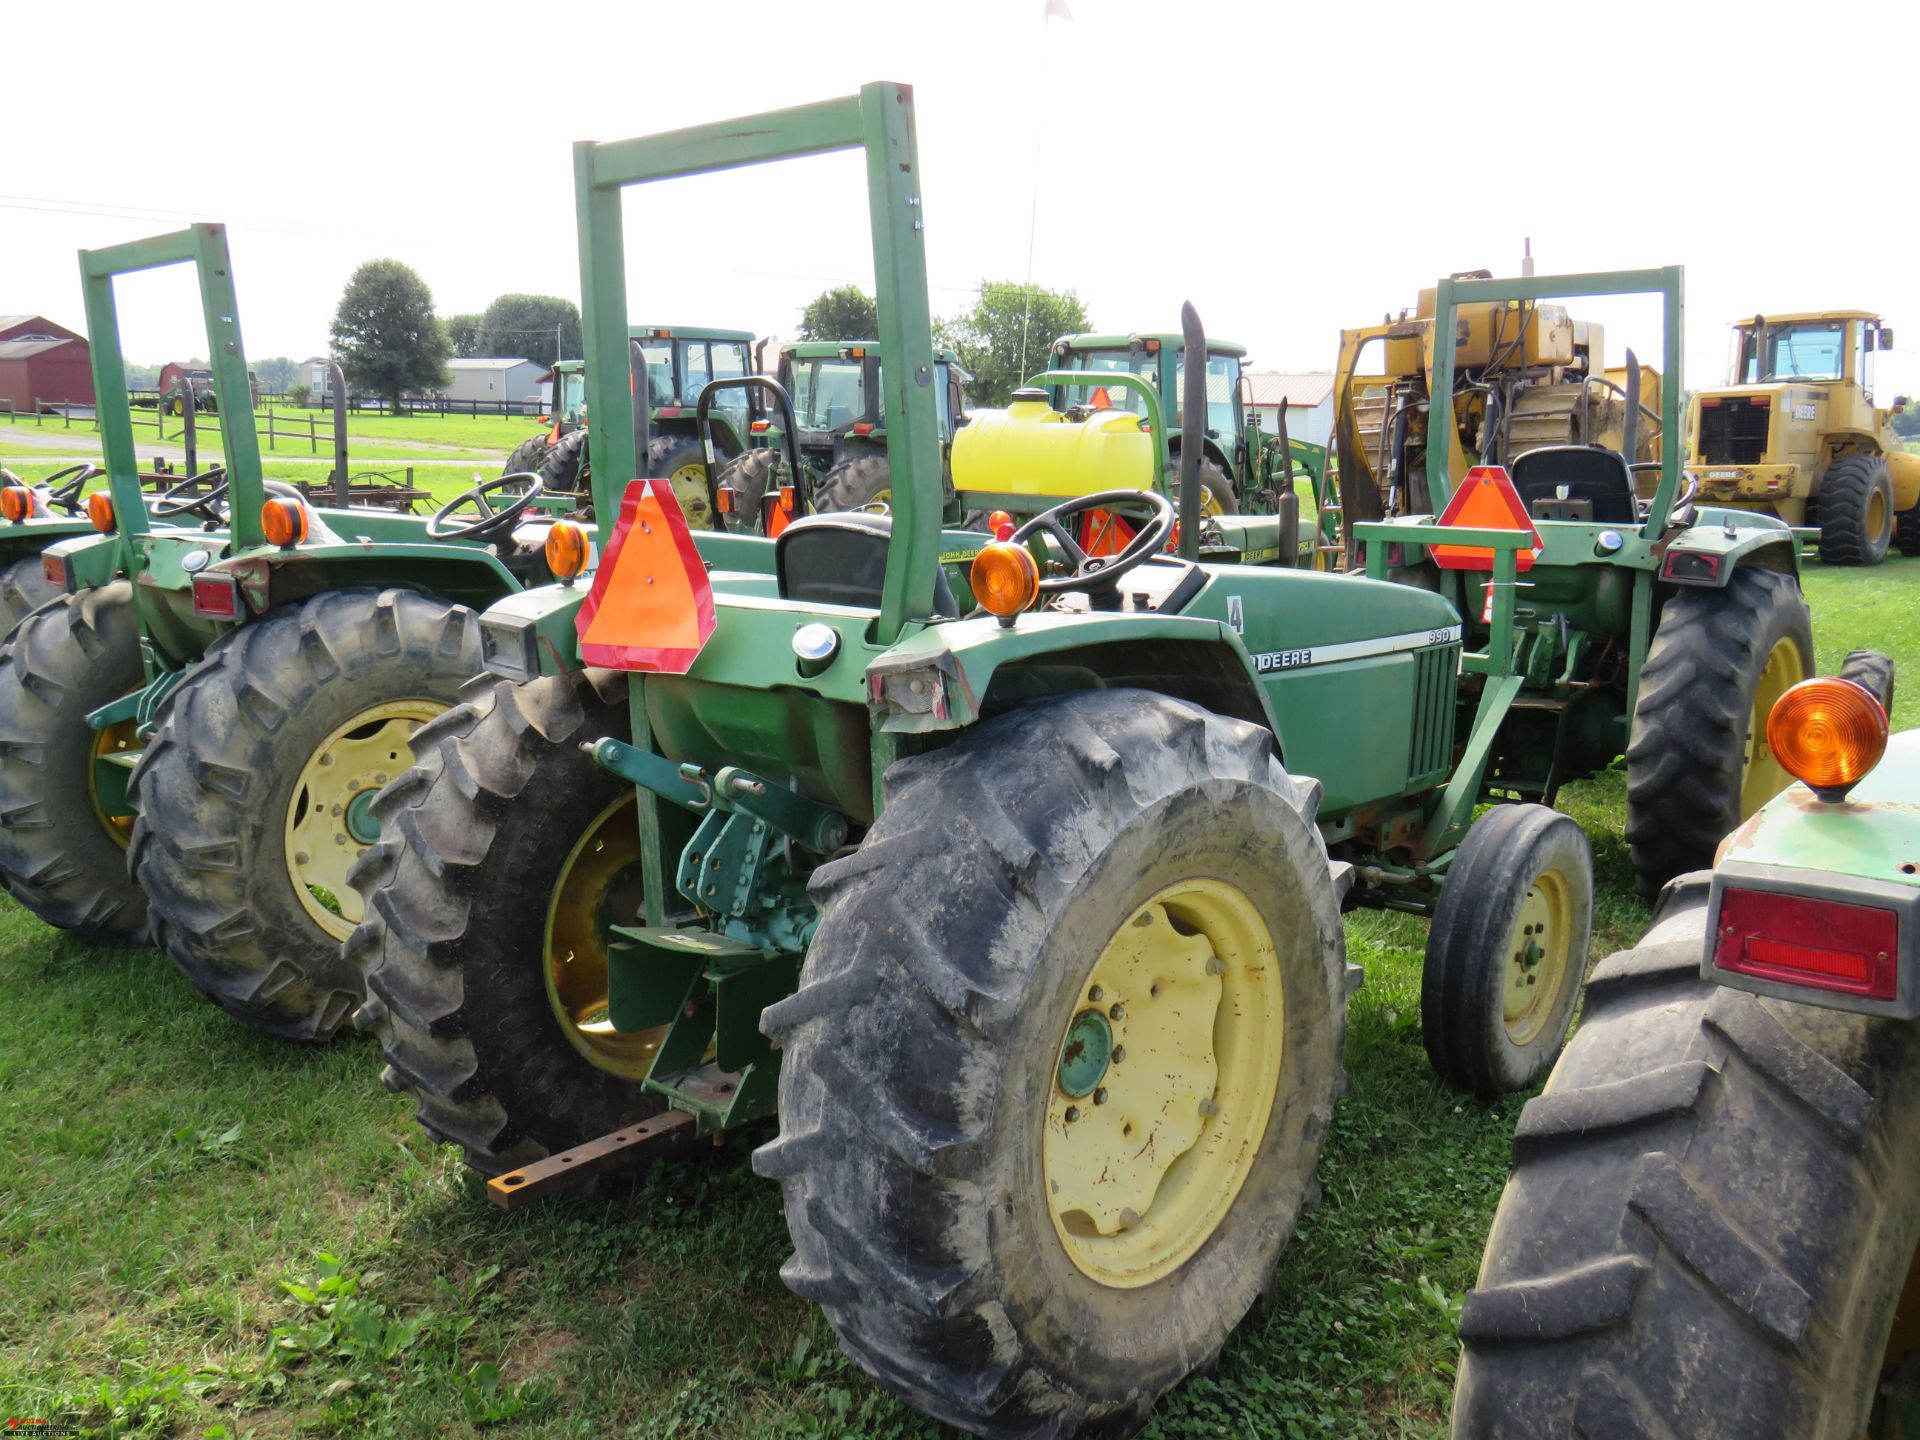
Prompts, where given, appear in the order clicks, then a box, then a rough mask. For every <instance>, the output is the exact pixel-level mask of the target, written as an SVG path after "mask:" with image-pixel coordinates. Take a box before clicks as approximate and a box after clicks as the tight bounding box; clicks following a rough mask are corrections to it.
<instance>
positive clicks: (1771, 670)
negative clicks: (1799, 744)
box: [1740, 639, 1806, 820]
mask: <svg viewBox="0 0 1920 1440" xmlns="http://www.w3.org/2000/svg"><path fill="white" fill-rule="evenodd" d="M1804 679H1806V667H1805V666H1804V665H1803V664H1801V661H1800V647H1799V646H1798V645H1795V644H1794V643H1793V641H1791V640H1784V639H1783V640H1779V641H1776V642H1775V644H1774V647H1773V649H1772V650H1770V651H1768V652H1767V663H1766V665H1765V666H1764V667H1763V668H1762V669H1761V671H1760V681H1759V683H1758V684H1756V685H1755V686H1754V687H1753V709H1752V712H1751V713H1750V714H1749V715H1748V717H1747V748H1746V754H1745V755H1744V756H1743V757H1742V759H1741V762H1740V818H1741V819H1742V820H1744V819H1746V818H1747V817H1748V816H1749V815H1751V814H1753V812H1754V811H1756V810H1758V809H1759V808H1760V807H1761V806H1762V805H1764V804H1766V803H1767V801H1769V800H1771V799H1772V798H1773V797H1774V796H1776V795H1778V794H1779V793H1780V792H1781V791H1782V790H1784V789H1786V788H1787V785H1788V784H1789V783H1790V781H1791V777H1790V776H1789V775H1788V774H1787V772H1786V770H1785V769H1784V768H1783V767H1782V766H1781V764H1780V762H1779V761H1778V760H1776V759H1775V758H1774V755H1773V751H1772V750H1771V749H1769V748H1768V746H1767V716H1768V715H1769V714H1771V713H1772V711H1773V702H1774V701H1776V700H1778V699H1779V698H1780V697H1781V696H1782V695H1784V694H1785V693H1786V692H1787V691H1788V690H1789V689H1791V688H1792V687H1793V686H1794V685H1797V684H1799V683H1800V681H1802V680H1804Z"/></svg>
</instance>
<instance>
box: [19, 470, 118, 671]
mask: <svg viewBox="0 0 1920 1440" xmlns="http://www.w3.org/2000/svg"><path fill="white" fill-rule="evenodd" d="M104 473H106V472H104V471H103V470H101V468H100V467H99V466H98V465H94V464H92V463H91V462H87V463H82V464H79V465H69V466H67V467H65V468H64V469H61V470H56V471H55V472H54V473H53V474H51V475H48V476H46V477H45V478H44V479H41V480H37V481H33V482H28V481H26V480H23V479H21V478H20V477H19V476H18V475H15V474H14V473H13V472H12V471H11V470H9V469H7V468H6V467H5V466H0V522H4V523H0V637H4V636H6V635H11V634H12V633H13V630H14V627H15V626H17V625H18V624H19V623H20V622H21V621H22V620H24V619H26V618H27V615H28V614H29V613H30V612H32V611H34V610H37V609H39V608H40V607H41V606H42V605H44V604H46V603H47V601H49V600H51V599H53V598H54V597H55V596H56V595H58V594H59V593H60V592H59V591H58V590H56V589H55V588H54V586H53V583H52V582H51V581H49V580H48V579H47V577H46V573H45V567H44V566H43V565H42V563H41V559H40V552H41V551H42V550H45V549H46V548H47V546H49V545H51V544H52V543H53V542H54V541H56V540H62V539H65V538H67V537H69V536H73V535H86V534H89V533H91V532H92V530H93V524H92V522H91V521H90V520H88V519H87V506H86V496H85V491H86V487H87V482H88V481H90V480H95V479H98V478H99V477H100V476H101V475H103V474H104Z"/></svg>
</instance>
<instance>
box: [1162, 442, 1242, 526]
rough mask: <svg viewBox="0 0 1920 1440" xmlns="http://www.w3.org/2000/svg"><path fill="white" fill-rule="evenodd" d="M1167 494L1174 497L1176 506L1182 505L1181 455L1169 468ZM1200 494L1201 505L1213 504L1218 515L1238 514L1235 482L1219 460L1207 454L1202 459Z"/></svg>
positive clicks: (1174, 459) (1238, 505) (1176, 456)
mask: <svg viewBox="0 0 1920 1440" xmlns="http://www.w3.org/2000/svg"><path fill="white" fill-rule="evenodd" d="M1167 494H1168V495H1169V496H1171V497H1172V498H1173V504H1174V508H1175V509H1176V510H1177V509H1178V508H1179V506H1180V457H1179V456H1178V455H1175V456H1174V457H1173V463H1172V464H1171V465H1170V466H1168V468H1167ZM1200 495H1201V502H1200V503H1201V505H1202V506H1203V507H1204V506H1209V505H1210V506H1212V507H1213V513H1214V514H1216V515H1238V514H1239V513H1240V502H1239V500H1238V499H1236V498H1235V497H1234V493H1233V482H1232V481H1231V480H1229V479H1228V478H1227V472H1226V471H1225V470H1222V469H1221V468H1220V463H1219V462H1218V461H1217V460H1210V459H1208V458H1206V457H1205V456H1202V457H1201V459H1200Z"/></svg>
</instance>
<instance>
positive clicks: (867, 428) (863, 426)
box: [853, 420, 873, 435]
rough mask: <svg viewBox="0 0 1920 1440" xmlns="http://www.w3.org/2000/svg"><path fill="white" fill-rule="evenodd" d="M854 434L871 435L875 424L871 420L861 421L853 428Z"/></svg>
mask: <svg viewBox="0 0 1920 1440" xmlns="http://www.w3.org/2000/svg"><path fill="white" fill-rule="evenodd" d="M853 433H854V434H856V435H871V434H872V433H873V422H872V421H871V420H862V421H860V422H859V423H858V424H856V425H855V426H854V427H853Z"/></svg>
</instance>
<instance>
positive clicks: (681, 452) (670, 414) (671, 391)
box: [501, 325, 755, 524]
mask: <svg viewBox="0 0 1920 1440" xmlns="http://www.w3.org/2000/svg"><path fill="white" fill-rule="evenodd" d="M629 340H630V342H631V344H632V348H633V355H632V358H631V361H630V364H631V367H632V374H633V376H634V379H635V383H636V384H638V383H640V381H641V380H642V379H644V381H645V383H646V387H647V390H646V394H647V406H646V414H647V422H646V426H645V428H644V439H643V440H642V441H641V454H642V456H643V457H644V459H645V462H646V466H647V474H649V475H652V476H666V477H668V478H670V479H671V480H672V481H673V483H674V486H675V491H676V493H677V494H678V496H679V497H680V502H681V507H682V509H684V510H685V511H686V512H687V513H688V514H689V515H690V516H692V517H695V519H696V523H700V524H704V523H705V517H706V515H707V513H708V511H709V510H710V508H711V500H710V497H709V494H708V488H709V487H708V484H707V466H706V459H705V455H704V452H703V448H702V439H701V435H700V433H699V430H698V428H697V427H696V425H695V423H694V407H695V405H696V404H697V403H698V402H699V399H700V392H701V390H702V389H704V388H705V387H706V385H707V383H708V382H709V381H712V380H718V379H724V378H728V377H738V376H744V375H750V374H752V373H753V372H754V369H755V363H754V359H755V357H754V352H755V346H754V337H753V332H752V331H750V330H716V329H712V328H710V327H707V326H701V325H636V326H633V327H632V329H631V330H630V332H629ZM553 389H554V393H553V409H552V411H551V412H550V413H549V415H548V416H547V417H545V418H546V419H547V421H548V423H549V428H548V429H547V430H546V431H544V432H542V433H541V434H539V435H533V436H529V437H528V438H527V439H526V440H523V441H522V442H521V443H520V444H519V445H518V446H517V447H515V449H514V451H513V453H512V454H511V455H509V456H508V457H507V462H506V467H505V469H504V470H502V472H501V473H502V474H515V473H524V474H535V475H538V476H540V478H541V480H542V482H543V483H544V485H545V487H546V489H547V491H548V492H549V493H550V494H553V495H555V496H564V497H574V498H577V499H578V500H580V501H584V500H585V499H586V498H587V497H588V496H589V495H590V494H591V492H592V488H593V487H592V473H593V471H592V463H591V456H590V452H589V449H588V439H587V436H588V430H587V404H586V394H587V389H586V363H585V362H584V361H581V360H562V361H560V362H559V363H558V364H556V365H555V366H554V367H553ZM751 419H752V416H751V414H750V404H749V399H748V395H747V392H745V391H728V392H726V393H725V394H724V396H723V398H722V400H721V402H720V403H719V404H718V405H717V406H716V407H715V413H714V415H713V420H712V429H713V431H714V438H715V441H716V445H717V449H718V453H719V455H720V456H721V458H722V459H723V460H731V459H733V458H734V457H736V456H739V455H742V454H744V453H745V452H746V451H747V449H748V447H749V445H750V444H751V440H750V437H749V433H748V427H749V424H750V422H751Z"/></svg>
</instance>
